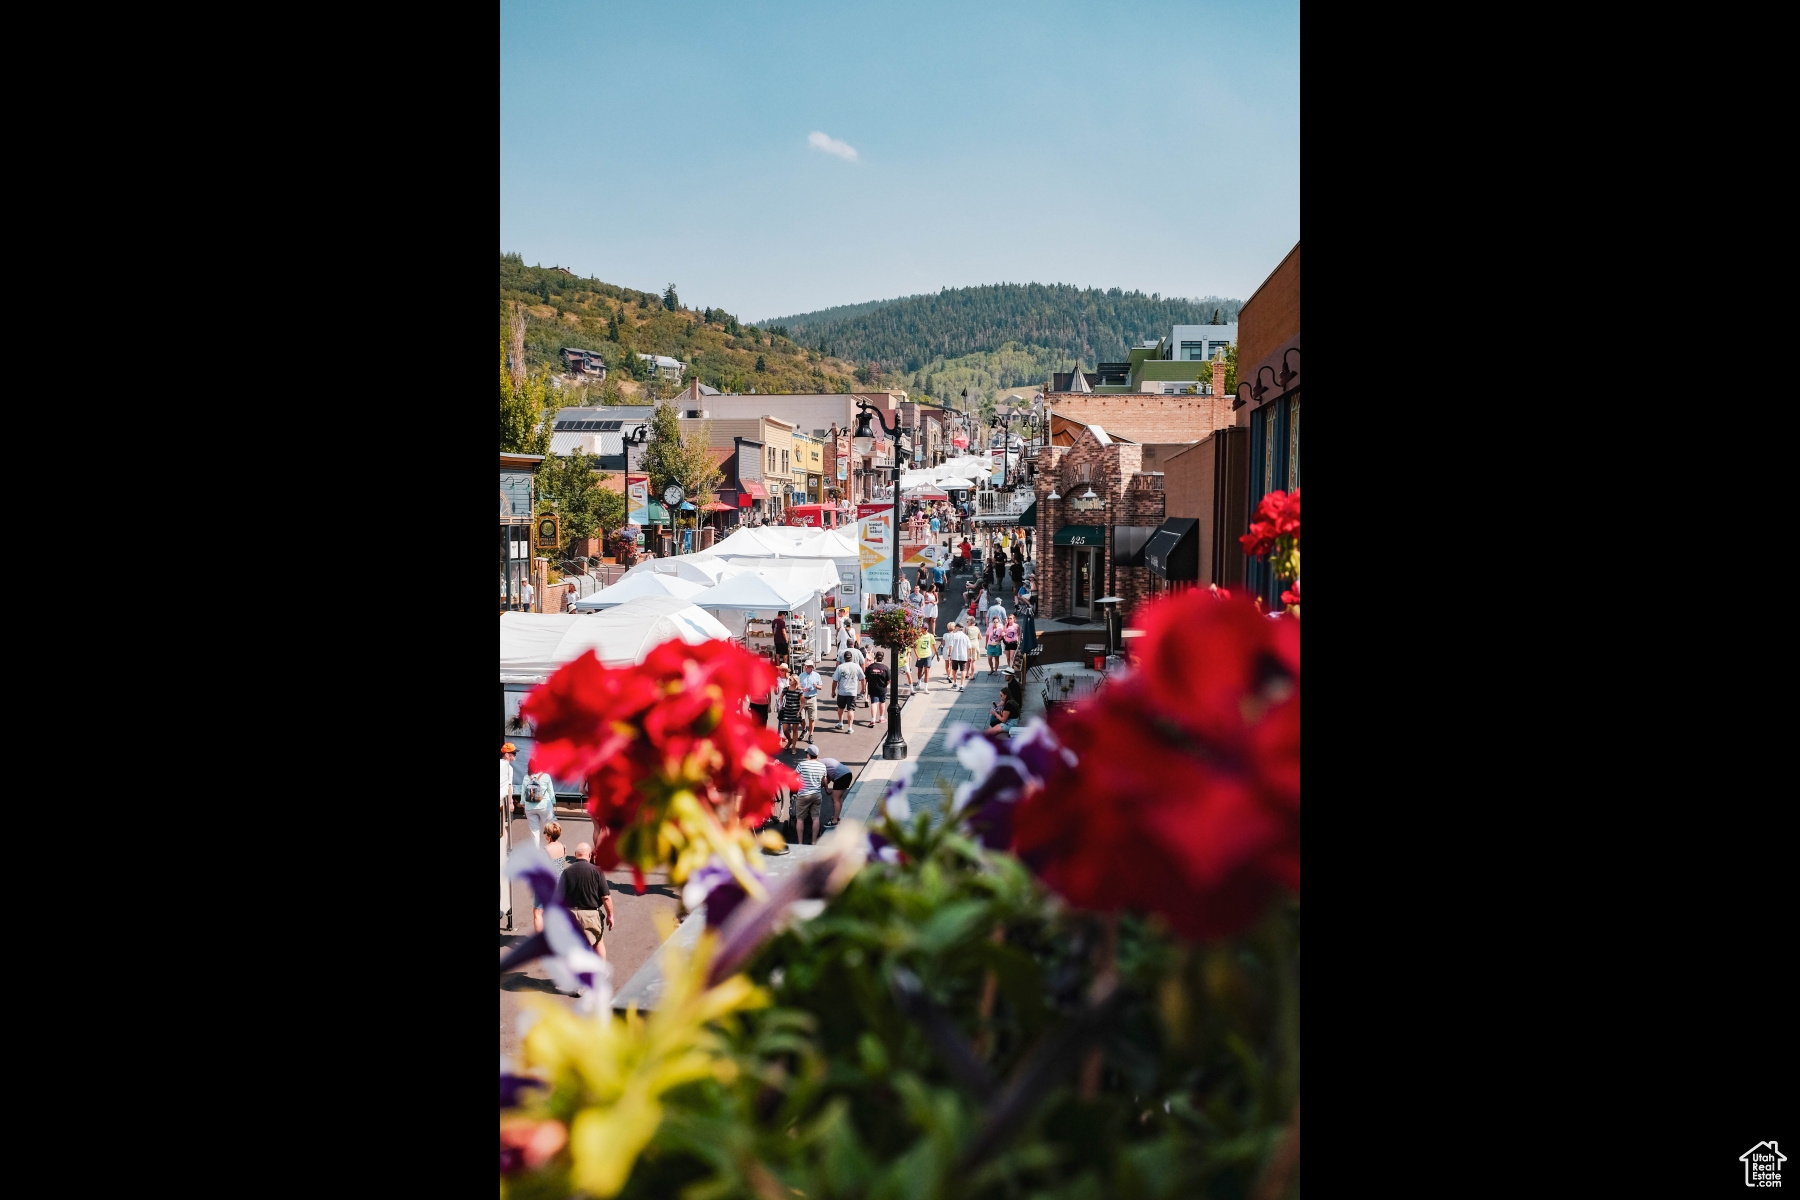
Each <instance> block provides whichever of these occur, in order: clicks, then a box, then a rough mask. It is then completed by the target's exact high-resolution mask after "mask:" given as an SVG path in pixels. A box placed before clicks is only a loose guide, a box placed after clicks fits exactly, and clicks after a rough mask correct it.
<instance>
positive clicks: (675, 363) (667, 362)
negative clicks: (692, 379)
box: [638, 354, 687, 379]
mask: <svg viewBox="0 0 1800 1200" xmlns="http://www.w3.org/2000/svg"><path fill="white" fill-rule="evenodd" d="M638 359H639V360H640V361H642V362H645V363H648V364H649V365H650V369H651V370H653V371H655V372H656V373H657V374H658V375H661V376H662V377H663V378H664V379H680V378H681V373H682V372H683V371H685V370H687V364H686V363H684V362H682V361H681V360H680V359H676V358H670V357H669V356H668V355H666V354H640V355H638Z"/></svg>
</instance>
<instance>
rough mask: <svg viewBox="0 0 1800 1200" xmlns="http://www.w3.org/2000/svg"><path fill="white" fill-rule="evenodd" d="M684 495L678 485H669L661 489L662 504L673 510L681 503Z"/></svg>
mask: <svg viewBox="0 0 1800 1200" xmlns="http://www.w3.org/2000/svg"><path fill="white" fill-rule="evenodd" d="M685 494H686V493H684V492H683V491H682V490H681V485H680V484H678V483H671V484H670V485H669V486H668V487H666V488H664V489H663V503H664V504H666V505H668V506H669V507H670V508H674V507H675V506H676V505H677V504H680V503H681V498H682V496H683V495H685Z"/></svg>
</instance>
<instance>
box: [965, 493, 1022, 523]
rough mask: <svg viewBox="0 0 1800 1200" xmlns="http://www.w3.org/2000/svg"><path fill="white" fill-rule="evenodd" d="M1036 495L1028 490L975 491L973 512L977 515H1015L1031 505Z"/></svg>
mask: <svg viewBox="0 0 1800 1200" xmlns="http://www.w3.org/2000/svg"><path fill="white" fill-rule="evenodd" d="M1035 499H1037V497H1036V495H1034V494H1033V493H1031V492H1028V491H1017V492H993V491H983V492H977V493H975V512H976V514H977V515H979V516H984V517H985V516H995V517H1004V516H1012V517H1016V516H1018V515H1019V514H1020V513H1022V512H1024V511H1025V510H1026V509H1028V508H1030V507H1031V502H1032V501H1033V500H1035Z"/></svg>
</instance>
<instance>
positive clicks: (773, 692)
mask: <svg viewBox="0 0 1800 1200" xmlns="http://www.w3.org/2000/svg"><path fill="white" fill-rule="evenodd" d="M786 673H787V667H786V666H781V667H777V668H776V676H775V683H774V684H773V685H771V686H770V688H769V690H768V691H766V692H764V693H763V694H762V696H761V697H760V698H759V697H756V696H750V697H747V698H746V699H745V701H744V703H745V704H747V705H748V706H749V708H750V719H751V720H753V721H755V722H756V727H757V728H758V729H767V728H768V727H769V709H770V708H771V707H772V706H773V705H776V704H779V703H780V702H781V676H782V675H785V674H786Z"/></svg>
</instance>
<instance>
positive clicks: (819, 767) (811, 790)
mask: <svg viewBox="0 0 1800 1200" xmlns="http://www.w3.org/2000/svg"><path fill="white" fill-rule="evenodd" d="M794 770H795V771H797V772H799V774H800V790H799V791H798V792H796V793H795V794H794V836H795V838H796V839H797V840H798V841H799V842H800V843H801V844H802V845H810V844H811V843H812V840H813V829H814V827H815V826H817V827H818V830H819V832H820V833H824V832H825V829H824V826H822V825H819V802H820V801H821V800H823V799H824V796H825V793H824V790H823V788H824V784H825V764H824V763H822V762H820V761H819V748H818V747H817V746H813V745H808V746H807V747H806V757H805V758H803V759H801V760H800V764H799V765H798V766H796V767H795V768H794Z"/></svg>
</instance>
